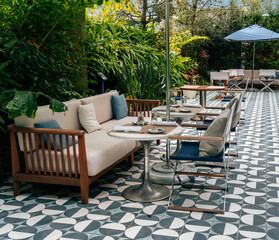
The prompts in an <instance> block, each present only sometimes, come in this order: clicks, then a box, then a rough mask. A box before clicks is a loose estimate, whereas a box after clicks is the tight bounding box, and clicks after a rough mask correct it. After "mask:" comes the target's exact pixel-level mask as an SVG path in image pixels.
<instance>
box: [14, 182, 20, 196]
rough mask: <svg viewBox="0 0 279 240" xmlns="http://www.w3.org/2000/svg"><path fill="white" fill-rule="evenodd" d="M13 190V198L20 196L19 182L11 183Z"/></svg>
mask: <svg viewBox="0 0 279 240" xmlns="http://www.w3.org/2000/svg"><path fill="white" fill-rule="evenodd" d="M13 190H14V196H17V195H19V194H20V182H19V181H13Z"/></svg>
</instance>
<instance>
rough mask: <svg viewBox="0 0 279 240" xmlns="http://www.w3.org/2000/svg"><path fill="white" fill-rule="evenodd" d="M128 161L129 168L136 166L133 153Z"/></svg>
mask: <svg viewBox="0 0 279 240" xmlns="http://www.w3.org/2000/svg"><path fill="white" fill-rule="evenodd" d="M128 161H129V166H131V167H132V166H133V165H134V153H132V154H131V155H130V156H129V158H128Z"/></svg>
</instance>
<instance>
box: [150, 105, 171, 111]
mask: <svg viewBox="0 0 279 240" xmlns="http://www.w3.org/2000/svg"><path fill="white" fill-rule="evenodd" d="M152 111H167V108H166V107H165V106H160V107H155V108H153V109H152ZM170 111H171V112H175V111H176V108H174V107H170Z"/></svg>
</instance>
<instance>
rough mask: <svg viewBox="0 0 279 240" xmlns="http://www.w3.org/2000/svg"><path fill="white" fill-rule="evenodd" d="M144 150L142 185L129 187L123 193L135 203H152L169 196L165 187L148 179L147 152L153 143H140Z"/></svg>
mask: <svg viewBox="0 0 279 240" xmlns="http://www.w3.org/2000/svg"><path fill="white" fill-rule="evenodd" d="M140 142H141V144H142V146H143V150H144V177H143V182H142V184H139V185H135V186H131V187H128V188H126V189H125V190H124V191H123V193H122V194H123V196H124V197H125V198H126V199H128V200H131V201H135V202H154V201H159V200H162V199H164V198H166V197H168V196H169V195H170V190H169V188H167V187H166V186H163V185H157V184H152V182H151V180H150V177H149V152H150V145H151V143H152V142H153V141H140Z"/></svg>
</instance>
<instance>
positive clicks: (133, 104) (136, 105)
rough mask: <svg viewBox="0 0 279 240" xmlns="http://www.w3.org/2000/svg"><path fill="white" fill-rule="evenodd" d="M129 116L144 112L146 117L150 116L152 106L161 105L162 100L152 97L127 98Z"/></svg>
mask: <svg viewBox="0 0 279 240" xmlns="http://www.w3.org/2000/svg"><path fill="white" fill-rule="evenodd" d="M126 102H127V107H128V116H138V114H139V113H143V114H144V117H150V115H151V110H152V108H155V107H158V106H160V100H152V99H127V100H126Z"/></svg>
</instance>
